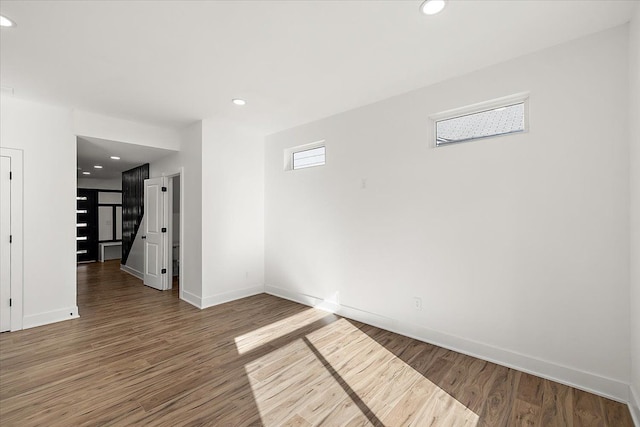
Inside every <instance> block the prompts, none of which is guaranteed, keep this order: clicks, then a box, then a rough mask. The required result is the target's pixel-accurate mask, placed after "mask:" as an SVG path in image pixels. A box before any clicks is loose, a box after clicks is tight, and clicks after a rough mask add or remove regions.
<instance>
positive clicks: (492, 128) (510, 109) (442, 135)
mask: <svg viewBox="0 0 640 427" xmlns="http://www.w3.org/2000/svg"><path fill="white" fill-rule="evenodd" d="M524 107H525V106H524V102H521V103H518V104H514V105H507V106H502V107H498V108H494V109H491V110H485V111H481V112H477V113H471V114H467V115H464V116H459V117H453V118H449V119H444V120H440V121H437V122H436V145H437V146H440V145H446V144H452V143H456V142H464V141H472V140H474V139H481V138H489V137H492V136H498V135H508V134H511V133H518V132H524V130H525V108H524Z"/></svg>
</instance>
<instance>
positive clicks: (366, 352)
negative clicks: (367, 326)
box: [245, 319, 478, 427]
mask: <svg viewBox="0 0 640 427" xmlns="http://www.w3.org/2000/svg"><path fill="white" fill-rule="evenodd" d="M245 370H246V372H247V376H248V378H249V382H250V384H251V388H252V391H253V394H254V399H255V402H256V405H257V406H258V408H259V411H260V416H261V418H262V422H263V423H264V425H266V426H269V425H282V424H286V423H287V422H291V423H294V422H298V423H299V422H302V421H301V420H303V421H306V422H308V423H310V424H312V425H317V424H319V423H325V424H327V425H347V424H349V423H351V422H354V423H358V424H363V425H376V426H380V425H384V426H395V425H398V426H409V425H415V426H424V425H446V426H471V427H473V426H476V425H477V423H478V415H476V414H475V413H474V412H473V411H471V410H470V409H468V408H467V407H465V406H464V405H463V404H462V403H460V402H458V401H457V400H456V399H454V398H453V397H452V396H451V395H449V394H448V393H446V391H444V390H443V389H441V388H440V387H438V386H437V385H436V384H434V383H433V382H431V381H430V380H428V379H427V378H425V377H424V376H423V375H421V374H420V373H419V372H417V371H416V370H415V369H414V368H413V367H411V366H410V365H409V364H407V363H405V362H404V361H402V360H401V359H399V358H398V357H396V356H395V355H394V354H393V353H391V352H390V351H389V350H387V349H386V348H385V347H384V346H383V345H381V344H380V343H378V342H377V341H376V340H374V339H372V338H371V337H370V336H369V335H367V334H366V333H364V332H362V331H361V330H360V329H358V328H357V327H356V326H354V325H353V324H351V322H349V321H348V320H346V319H339V320H337V321H336V322H333V323H331V324H329V325H326V326H323V327H321V328H319V329H317V330H315V331H313V332H311V333H309V334H307V335H306V336H304V337H303V338H296V339H295V340H294V341H291V342H289V343H288V344H286V345H283V346H280V347H279V348H277V349H276V350H274V351H273V352H271V353H269V354H267V355H265V356H262V357H259V358H257V359H255V360H253V361H251V362H250V363H247V364H246V365H245ZM280 396H282V397H280ZM303 424H304V423H303Z"/></svg>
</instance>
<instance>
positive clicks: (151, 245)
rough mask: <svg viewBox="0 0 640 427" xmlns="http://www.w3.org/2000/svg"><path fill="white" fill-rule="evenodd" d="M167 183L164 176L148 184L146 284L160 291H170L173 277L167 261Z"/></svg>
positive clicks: (145, 244) (145, 256)
mask: <svg viewBox="0 0 640 427" xmlns="http://www.w3.org/2000/svg"><path fill="white" fill-rule="evenodd" d="M166 181H167V179H166V178H164V177H162V178H151V179H145V181H144V217H145V221H144V229H143V230H142V231H143V235H142V239H143V242H144V284H145V285H147V286H151V287H152V288H155V289H159V290H165V289H168V280H167V277H169V274H168V273H167V265H166V259H165V258H166V247H167V224H166V219H167V212H168V210H169V200H168V197H167V192H166V188H167V182H166ZM163 189H164V191H163Z"/></svg>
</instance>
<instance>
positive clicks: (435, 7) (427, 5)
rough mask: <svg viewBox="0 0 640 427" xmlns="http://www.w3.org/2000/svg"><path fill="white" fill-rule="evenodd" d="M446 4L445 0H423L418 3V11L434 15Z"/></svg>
mask: <svg viewBox="0 0 640 427" xmlns="http://www.w3.org/2000/svg"><path fill="white" fill-rule="evenodd" d="M445 5H446V0H425V1H424V2H422V4H421V5H420V11H421V12H422V13H424V14H425V15H435V14H436V13H440V12H442V9H444V7H445Z"/></svg>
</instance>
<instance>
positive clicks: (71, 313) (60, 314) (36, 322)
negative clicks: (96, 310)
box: [22, 305, 80, 329]
mask: <svg viewBox="0 0 640 427" xmlns="http://www.w3.org/2000/svg"><path fill="white" fill-rule="evenodd" d="M78 317H80V315H79V314H78V306H76V305H74V306H73V307H69V308H63V309H61V310H53V311H47V312H45V313H38V314H31V315H29V316H24V319H23V323H22V327H23V329H29V328H35V327H37V326H43V325H48V324H50V323H56V322H61V321H63V320H69V319H77V318H78Z"/></svg>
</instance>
